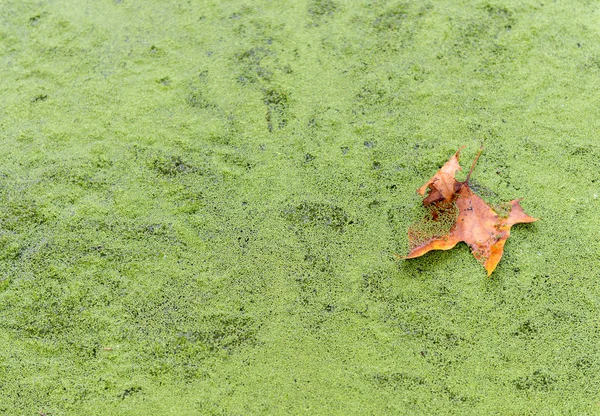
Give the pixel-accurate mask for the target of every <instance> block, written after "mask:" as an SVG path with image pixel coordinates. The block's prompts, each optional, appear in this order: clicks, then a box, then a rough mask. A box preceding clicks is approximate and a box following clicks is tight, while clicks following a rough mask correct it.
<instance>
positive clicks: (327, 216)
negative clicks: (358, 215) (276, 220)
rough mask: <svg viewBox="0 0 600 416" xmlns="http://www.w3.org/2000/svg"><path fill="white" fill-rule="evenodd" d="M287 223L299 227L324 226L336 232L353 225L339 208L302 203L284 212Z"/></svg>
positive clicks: (315, 203) (317, 203) (314, 203)
mask: <svg viewBox="0 0 600 416" xmlns="http://www.w3.org/2000/svg"><path fill="white" fill-rule="evenodd" d="M285 216H286V218H287V220H288V221H290V222H291V223H293V224H295V225H297V226H299V227H305V226H311V227H315V226H324V227H327V228H331V229H332V230H335V231H337V232H344V230H345V228H346V227H347V226H348V225H350V224H353V223H354V221H352V220H351V219H350V217H349V216H348V214H347V213H346V212H345V211H344V210H343V209H342V208H340V207H338V206H335V205H328V204H323V203H319V202H313V203H310V202H303V203H301V204H300V205H298V206H296V207H294V208H291V209H288V210H287V211H286V212H285Z"/></svg>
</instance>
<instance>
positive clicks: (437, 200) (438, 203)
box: [403, 148, 536, 276]
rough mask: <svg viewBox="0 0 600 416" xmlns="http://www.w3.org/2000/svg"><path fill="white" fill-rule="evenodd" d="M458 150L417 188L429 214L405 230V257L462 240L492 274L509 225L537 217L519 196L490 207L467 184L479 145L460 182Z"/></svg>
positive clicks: (443, 248)
mask: <svg viewBox="0 0 600 416" xmlns="http://www.w3.org/2000/svg"><path fill="white" fill-rule="evenodd" d="M461 149H462V148H460V149H458V151H457V152H456V153H455V154H454V156H452V157H451V158H450V160H448V162H446V163H445V164H444V166H442V167H441V168H440V170H439V171H438V172H437V173H436V174H435V175H433V177H432V178H431V179H430V180H429V181H428V182H427V183H425V185H423V186H422V187H421V188H419V189H418V190H417V192H418V193H419V194H420V195H423V196H425V193H426V192H427V190H428V189H429V193H428V194H427V196H425V198H424V199H423V206H425V207H426V209H428V211H429V215H428V216H427V217H426V218H424V219H423V220H422V221H420V222H418V223H415V224H413V225H412V226H411V227H410V228H409V230H408V239H409V244H410V252H409V253H408V255H407V256H406V257H403V258H404V259H412V258H415V257H420V256H422V255H423V254H425V253H427V252H428V251H431V250H449V249H451V248H452V247H454V246H455V245H456V244H458V243H459V242H461V241H464V242H465V243H467V244H468V245H469V247H471V252H472V253H473V255H474V256H475V258H476V259H477V260H478V261H479V262H480V263H482V264H483V266H484V267H485V269H486V270H487V273H488V276H489V275H490V274H492V272H493V271H494V269H495V268H496V266H497V265H498V262H499V261H500V259H501V258H502V253H503V252H504V244H505V243H506V240H507V239H508V237H509V236H510V228H511V227H512V226H513V225H515V224H519V223H528V222H534V221H536V218H533V217H530V216H529V215H527V214H525V211H523V208H522V207H521V205H520V204H519V201H520V200H519V199H514V200H512V201H510V202H507V203H504V204H501V205H500V206H499V207H496V210H494V209H492V208H491V207H490V206H489V205H488V204H487V203H486V202H485V201H484V200H483V199H481V198H480V197H479V196H478V195H477V194H475V193H474V192H473V190H472V189H471V187H470V186H469V178H470V177H471V173H472V172H473V169H474V167H475V164H476V162H477V159H478V158H479V155H480V154H481V149H480V150H479V152H478V153H477V156H476V157H475V160H473V164H472V166H471V170H470V171H469V173H468V175H467V178H466V179H465V180H464V181H463V182H459V181H457V180H456V178H455V177H454V175H455V173H456V171H457V170H460V169H461V168H460V165H459V163H458V160H459V155H460V151H461Z"/></svg>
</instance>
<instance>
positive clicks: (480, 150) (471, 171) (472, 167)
mask: <svg viewBox="0 0 600 416" xmlns="http://www.w3.org/2000/svg"><path fill="white" fill-rule="evenodd" d="M481 152H483V145H481V147H480V148H479V151H478V152H477V154H476V155H475V159H473V164H472V165H471V169H469V173H468V174H467V179H465V182H464V183H466V184H468V183H469V179H470V178H471V173H473V169H475V164H476V163H477V159H479V156H480V155H481Z"/></svg>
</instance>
